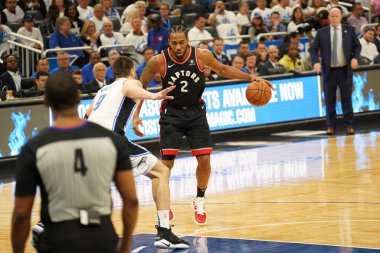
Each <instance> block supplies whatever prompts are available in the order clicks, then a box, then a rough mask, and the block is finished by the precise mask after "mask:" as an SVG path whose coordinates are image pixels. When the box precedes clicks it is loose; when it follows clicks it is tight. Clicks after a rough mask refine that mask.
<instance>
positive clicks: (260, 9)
mask: <svg viewBox="0 0 380 253" xmlns="http://www.w3.org/2000/svg"><path fill="white" fill-rule="evenodd" d="M256 4H257V7H256V8H255V9H254V10H253V11H252V12H251V23H252V20H253V19H254V18H255V16H256V17H258V16H260V17H261V18H262V19H263V21H264V24H265V25H270V14H272V10H271V9H268V8H267V7H266V6H267V1H266V0H257V1H256ZM257 14H258V15H257Z"/></svg>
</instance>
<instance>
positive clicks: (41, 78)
mask: <svg viewBox="0 0 380 253" xmlns="http://www.w3.org/2000/svg"><path fill="white" fill-rule="evenodd" d="M36 73H37V74H36V77H35V79H34V84H35V86H34V87H32V88H31V89H29V91H30V90H44V89H45V85H46V81H47V79H48V77H49V73H48V72H45V71H37V72H36Z"/></svg>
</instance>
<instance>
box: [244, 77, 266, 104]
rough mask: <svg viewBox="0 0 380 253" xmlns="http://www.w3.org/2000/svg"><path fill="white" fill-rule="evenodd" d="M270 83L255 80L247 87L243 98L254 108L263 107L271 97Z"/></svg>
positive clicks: (263, 80)
mask: <svg viewBox="0 0 380 253" xmlns="http://www.w3.org/2000/svg"><path fill="white" fill-rule="evenodd" d="M269 84H270V82H269V81H268V80H265V79H257V80H255V81H253V82H252V83H251V84H249V85H248V87H247V90H246V91H245V96H246V97H247V100H248V102H249V103H250V104H252V105H254V106H263V105H266V104H268V102H269V100H270V98H271V97H272V89H271V88H270V85H269Z"/></svg>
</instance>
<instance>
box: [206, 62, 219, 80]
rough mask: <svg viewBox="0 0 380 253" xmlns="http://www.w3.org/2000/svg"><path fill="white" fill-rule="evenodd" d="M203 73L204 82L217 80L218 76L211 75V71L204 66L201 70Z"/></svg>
mask: <svg viewBox="0 0 380 253" xmlns="http://www.w3.org/2000/svg"><path fill="white" fill-rule="evenodd" d="M203 73H204V74H205V81H206V82H208V81H216V80H217V78H218V75H217V74H213V73H212V70H211V68H210V67H209V66H207V65H206V66H204V68H203Z"/></svg>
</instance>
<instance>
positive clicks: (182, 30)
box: [169, 25, 189, 37]
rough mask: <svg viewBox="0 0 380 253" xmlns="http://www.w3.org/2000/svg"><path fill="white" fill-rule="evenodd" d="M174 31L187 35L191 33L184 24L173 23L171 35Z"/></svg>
mask: <svg viewBox="0 0 380 253" xmlns="http://www.w3.org/2000/svg"><path fill="white" fill-rule="evenodd" d="M172 33H184V34H185V35H186V37H188V35H187V34H188V33H189V30H188V29H186V27H184V26H182V25H173V26H172V28H170V32H169V35H170V34H172Z"/></svg>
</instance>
